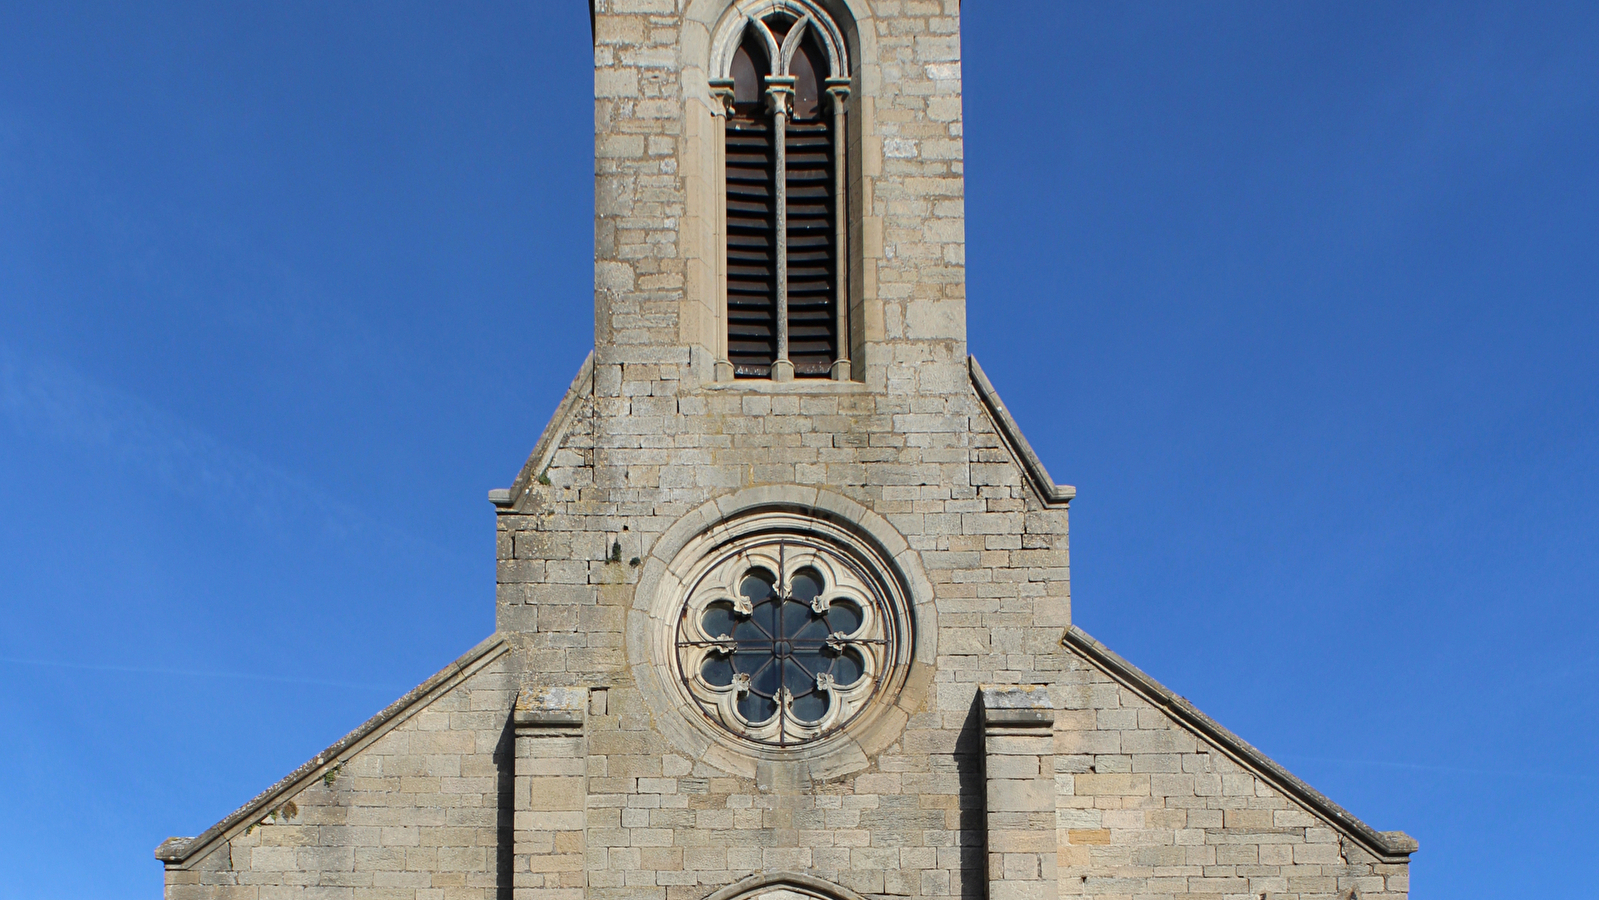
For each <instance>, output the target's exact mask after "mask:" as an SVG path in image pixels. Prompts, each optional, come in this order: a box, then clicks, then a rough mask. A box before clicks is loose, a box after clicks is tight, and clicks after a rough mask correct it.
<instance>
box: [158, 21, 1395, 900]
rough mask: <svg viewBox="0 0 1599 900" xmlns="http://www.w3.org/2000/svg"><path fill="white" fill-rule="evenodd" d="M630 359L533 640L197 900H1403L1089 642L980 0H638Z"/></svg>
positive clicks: (563, 431)
mask: <svg viewBox="0 0 1599 900" xmlns="http://www.w3.org/2000/svg"><path fill="white" fill-rule="evenodd" d="M593 24H594V59H595V71H594V84H595V213H596V216H595V290H594V310H595V346H594V352H593V354H592V355H591V356H590V358H589V360H588V361H587V362H586V363H585V364H584V365H583V367H582V369H581V371H580V372H579V373H578V374H577V377H576V379H575V380H574V381H573V383H572V386H571V388H570V390H568V392H567V394H566V396H565V397H564V398H563V399H562V400H561V401H560V404H559V406H558V408H557V410H556V413H555V415H554V417H553V419H552V420H551V421H550V423H549V425H548V426H547V427H546V429H545V431H544V433H543V435H542V437H540V438H539V440H538V443H537V445H536V446H535V448H534V450H533V452H532V454H531V456H530V457H529V458H528V461H527V463H526V465H525V466H524V467H523V469H522V471H521V472H520V474H518V475H517V477H516V479H515V481H514V482H513V483H512V484H511V486H510V487H509V488H507V489H502V490H496V491H492V492H491V493H490V500H491V502H492V504H493V507H494V514H495V517H496V527H497V556H498V579H497V580H498V585H497V592H496V601H495V602H496V612H497V628H496V631H495V633H494V634H493V635H491V636H490V637H489V638H488V639H487V640H485V641H484V642H483V643H481V644H479V645H478V646H477V647H475V648H473V649H471V650H470V651H468V652H467V653H466V654H465V655H464V656H462V657H460V658H459V659H458V660H456V661H455V662H454V663H452V664H451V665H450V666H449V667H447V668H446V669H445V670H444V671H442V672H440V673H438V674H437V675H435V676H434V677H432V678H431V679H429V680H428V681H427V682H425V683H423V684H422V685H420V686H418V687H417V688H416V689H414V690H413V691H411V692H410V693H408V694H406V695H405V696H404V697H402V698H400V699H399V700H398V701H396V702H395V703H394V704H392V705H390V706H389V707H388V708H387V709H384V710H383V711H381V712H379V713H378V714H377V715H376V716H374V717H373V718H371V719H370V720H368V721H367V722H366V723H364V724H363V725H361V726H360V727H359V728H357V729H356V730H355V731H353V732H351V733H350V734H349V735H347V736H346V737H345V738H343V739H342V740H340V741H339V742H338V743H336V744H334V745H333V746H332V747H329V748H328V749H327V750H326V751H324V752H323V753H321V754H319V755H317V756H316V757H315V758H313V759H312V760H310V761H308V762H307V763H305V765H303V766H301V767H300V768H299V769H297V770H295V771H294V772H293V773H290V774H289V775H288V776H287V777H285V778H284V779H283V780H282V781H280V782H278V783H277V784H276V785H273V786H272V787H270V788H268V789H267V790H266V791H265V792H263V793H261V794H260V795H259V796H257V797H256V798H255V799H254V800H252V801H250V802H249V803H247V804H246V805H245V806H243V807H242V808H240V809H239V810H238V811H236V812H234V813H233V814H232V815H230V816H228V817H227V818H225V819H223V820H222V821H221V822H219V823H217V824H216V825H214V826H212V827H211V828H209V829H208V830H206V831H204V832H203V833H201V834H199V835H198V836H196V837H192V838H172V839H169V840H168V841H166V842H165V843H163V844H162V845H161V847H160V848H158V849H157V851H156V856H157V858H158V859H159V860H160V861H161V862H162V863H163V864H164V865H165V869H166V872H165V875H166V897H167V898H168V900H201V898H207V900H209V898H229V900H275V898H287V897H296V898H337V900H366V898H371V900H377V898H383V900H400V898H403V900H455V898H516V900H744V898H757V897H759V898H769V900H800V898H812V900H863V898H874V900H875V898H890V897H904V898H922V900H984V898H987V900H1065V898H1077V897H1083V898H1102V900H1109V898H1133V897H1137V898H1149V900H1155V898H1217V900H1220V898H1249V900H1259V898H1271V900H1291V898H1292V900H1311V898H1316V900H1332V898H1339V900H1347V898H1355V897H1359V898H1371V900H1375V898H1402V897H1405V896H1406V895H1407V892H1408V860H1409V855H1410V853H1412V852H1413V851H1414V850H1415V849H1416V843H1415V841H1414V840H1412V839H1411V838H1409V837H1408V836H1406V835H1405V834H1403V833H1402V832H1395V831H1376V830H1374V829H1373V828H1371V827H1370V826H1368V825H1366V824H1365V823H1363V822H1361V821H1360V820H1358V819H1356V818H1355V817H1354V816H1352V815H1351V814H1349V813H1348V812H1346V811H1345V810H1343V809H1342V808H1340V807H1339V806H1337V805H1336V804H1335V803H1333V802H1332V801H1331V800H1329V799H1328V798H1326V797H1324V796H1322V795H1321V794H1320V793H1318V792H1316V791H1315V790H1314V789H1313V788H1311V787H1310V786H1308V785H1306V784H1305V783H1303V782H1301V781H1300V780H1298V779H1297V778H1295V777H1294V776H1293V775H1291V774H1289V773H1288V772H1287V771H1285V770H1284V769H1282V768H1281V767H1280V766H1278V765H1276V764H1275V763H1273V762H1272V761H1271V760H1269V759H1267V758H1266V757H1265V756H1263V755H1262V754H1261V753H1260V752H1258V751H1257V750H1255V749H1254V748H1253V747H1251V746H1250V745H1249V744H1247V743H1245V742H1244V741H1243V740H1241V739H1240V738H1238V737H1237V736H1235V735H1233V734H1232V733H1231V732H1229V731H1227V730H1226V729H1225V728H1223V727H1222V726H1220V725H1219V724H1217V723H1216V722H1214V721H1212V720H1211V719H1209V718H1208V717H1206V716H1205V715H1204V714H1203V713H1201V712H1200V711H1199V710H1197V709H1195V708H1194V707H1193V706H1191V705H1190V704H1188V703H1187V702H1186V701H1184V700H1183V699H1182V698H1180V697H1178V696H1177V695H1175V694H1173V693H1172V692H1171V691H1170V690H1168V689H1166V688H1165V687H1163V686H1161V685H1160V684H1157V683H1156V682H1155V681H1153V680H1152V679H1150V678H1149V677H1148V676H1146V675H1145V674H1143V673H1142V672H1141V671H1139V670H1138V669H1137V668H1135V667H1134V666H1133V665H1131V664H1130V663H1128V662H1127V661H1125V660H1123V659H1122V658H1121V657H1119V656H1117V655H1116V654H1115V653H1114V652H1112V651H1111V650H1109V649H1107V648H1106V647H1104V646H1103V645H1101V644H1100V643H1098V642H1097V641H1095V640H1094V639H1093V638H1091V637H1090V636H1088V635H1087V634H1085V633H1084V632H1082V631H1081V630H1080V629H1078V628H1076V627H1075V626H1073V625H1072V624H1071V592H1070V566H1069V555H1068V544H1067V522H1068V511H1069V505H1070V503H1071V500H1072V498H1073V496H1074V491H1073V489H1072V488H1070V487H1067V486H1063V485H1057V484H1055V483H1054V481H1053V480H1052V479H1051V478H1050V476H1049V474H1048V473H1047V471H1046V469H1045V467H1044V466H1043V464H1042V463H1041V462H1040V461H1039V459H1038V457H1037V456H1036V455H1035V454H1034V453H1033V451H1032V450H1031V448H1030V447H1029V446H1028V444H1027V441H1026V439H1025V438H1024V437H1023V436H1022V433H1021V431H1020V430H1019V429H1018V427H1017V424H1016V422H1015V421H1013V419H1012V417H1011V415H1010V414H1009V412H1008V411H1007V410H1006V408H1005V406H1004V404H1003V403H1002V402H1001V401H1000V399H999V396H998V395H997V393H996V392H995V390H994V387H993V386H992V385H991V384H990V383H989V381H988V379H987V378H986V377H985V376H984V374H983V371H982V369H981V367H979V366H978V364H977V362H976V360H974V359H972V358H970V357H969V356H968V355H967V351H966V340H965V317H966V303H965V276H964V265H963V264H964V220H963V193H964V185H963V175H962V137H961V127H962V120H961V74H960V36H959V3H958V0H595V2H594V4H593Z"/></svg>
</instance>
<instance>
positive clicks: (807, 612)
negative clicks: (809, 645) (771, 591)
mask: <svg viewBox="0 0 1599 900" xmlns="http://www.w3.org/2000/svg"><path fill="white" fill-rule="evenodd" d="M810 621H811V608H810V606H809V605H807V604H804V603H794V602H792V601H790V602H788V603H785V604H783V635H784V636H785V637H793V636H795V635H797V634H799V633H800V629H802V628H804V627H805V626H806V625H809V624H810Z"/></svg>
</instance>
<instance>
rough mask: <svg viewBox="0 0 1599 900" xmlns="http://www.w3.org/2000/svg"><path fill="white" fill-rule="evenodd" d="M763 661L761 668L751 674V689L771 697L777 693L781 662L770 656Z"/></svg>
mask: <svg viewBox="0 0 1599 900" xmlns="http://www.w3.org/2000/svg"><path fill="white" fill-rule="evenodd" d="M761 662H762V665H761V667H760V669H759V670H757V671H756V672H755V674H754V675H751V676H750V690H752V691H754V692H755V693H757V694H765V695H766V696H768V697H771V696H774V695H776V694H777V686H778V677H779V674H780V673H779V671H778V670H779V669H780V668H781V663H779V662H778V661H777V660H775V659H772V658H770V657H768V658H767V659H764V660H762V661H761Z"/></svg>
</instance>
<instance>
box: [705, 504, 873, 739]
mask: <svg viewBox="0 0 1599 900" xmlns="http://www.w3.org/2000/svg"><path fill="white" fill-rule="evenodd" d="M873 580H874V579H872V578H870V577H869V576H868V575H867V574H866V573H863V572H860V571H859V569H858V566H857V565H856V564H853V563H852V562H851V561H849V560H848V559H847V558H846V557H845V556H844V555H842V554H840V553H839V552H838V550H837V549H836V548H832V547H829V546H827V544H826V543H825V542H821V541H818V540H816V539H815V538H814V537H810V536H803V535H777V536H771V535H768V536H763V537H761V538H759V539H758V540H756V541H752V542H747V543H744V544H742V545H740V546H738V547H736V548H735V549H733V550H732V552H729V553H725V554H724V555H721V556H719V557H718V558H717V559H716V561H715V562H714V563H712V564H711V565H710V566H708V567H707V569H706V571H705V572H704V574H703V575H702V576H701V578H700V580H699V581H698V583H697V584H696V585H695V586H694V588H693V589H692V590H691V592H690V595H689V598H688V601H687V603H686V604H685V606H684V609H683V614H682V618H681V622H680V625H679V629H678V636H677V647H678V656H679V664H680V666H681V675H682V678H683V681H684V683H685V684H686V685H687V686H688V688H689V691H690V693H691V694H692V695H693V696H694V698H695V699H696V700H698V701H699V702H700V704H701V706H702V708H704V709H705V711H706V712H707V713H708V714H709V715H711V717H712V718H713V719H715V720H717V721H718V722H719V723H720V724H721V725H722V726H724V727H726V728H727V729H729V730H730V731H733V732H734V733H735V734H738V735H740V736H742V737H745V738H748V739H750V740H753V741H757V742H759V743H763V744H776V745H779V746H783V745H787V744H792V743H799V742H803V741H807V740H810V739H813V738H816V737H819V736H822V735H824V734H826V733H828V732H830V731H832V730H834V729H836V728H838V727H840V726H842V725H843V724H844V723H846V722H847V721H849V719H850V718H851V717H852V716H853V715H854V714H855V713H856V712H857V711H858V710H859V709H860V707H861V706H862V705H863V704H864V703H865V701H866V700H867V699H869V698H870V696H871V694H872V692H873V691H874V690H875V689H876V687H877V685H878V681H879V677H880V674H881V673H882V671H883V670H884V668H885V660H886V653H887V650H888V644H889V639H890V630H889V629H888V628H887V627H886V625H887V619H886V617H885V615H884V610H883V609H882V600H881V599H880V598H879V597H878V596H877V594H878V591H877V590H876V589H874V588H873V587H872V585H871V582H872V581H873Z"/></svg>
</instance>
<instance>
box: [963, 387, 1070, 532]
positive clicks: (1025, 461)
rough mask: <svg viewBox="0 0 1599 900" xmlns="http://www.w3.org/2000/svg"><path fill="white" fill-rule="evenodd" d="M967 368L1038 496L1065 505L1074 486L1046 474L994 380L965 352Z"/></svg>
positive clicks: (1051, 504) (1047, 502)
mask: <svg viewBox="0 0 1599 900" xmlns="http://www.w3.org/2000/svg"><path fill="white" fill-rule="evenodd" d="M966 359H967V362H968V366H967V368H968V369H969V370H970V372H971V376H972V387H974V388H976V389H977V397H978V399H980V400H982V401H983V406H984V408H986V409H987V410H988V414H989V416H990V417H991V418H992V419H993V420H994V429H995V430H996V431H998V432H999V433H1000V436H1001V437H1002V438H1004V439H1005V443H1007V444H1009V445H1010V450H1011V453H1012V454H1013V455H1014V456H1015V457H1016V458H1017V460H1019V461H1020V462H1021V464H1022V470H1023V471H1024V472H1025V473H1026V474H1027V481H1028V483H1029V484H1031V485H1032V486H1033V490H1034V491H1036V492H1037V493H1038V499H1039V501H1040V502H1042V503H1043V504H1044V505H1045V506H1046V507H1051V508H1055V507H1061V508H1064V507H1066V506H1067V505H1069V504H1070V503H1071V502H1072V499H1073V498H1075V497H1076V496H1077V488H1074V487H1072V486H1071V485H1069V484H1056V483H1055V479H1053V478H1051V477H1049V470H1048V469H1046V468H1044V461H1043V460H1041V459H1039V458H1038V454H1037V453H1035V452H1033V445H1032V444H1029V443H1028V442H1027V436H1026V435H1024V434H1022V429H1021V426H1020V425H1017V424H1016V420H1015V419H1014V418H1013V417H1012V416H1011V414H1010V410H1008V409H1006V408H1005V401H1003V400H1001V399H999V392H998V391H995V390H994V384H993V382H991V381H989V380H988V376H987V375H985V374H984V373H983V367H982V366H980V365H978V364H977V357H975V356H968V357H967V358H966Z"/></svg>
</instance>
